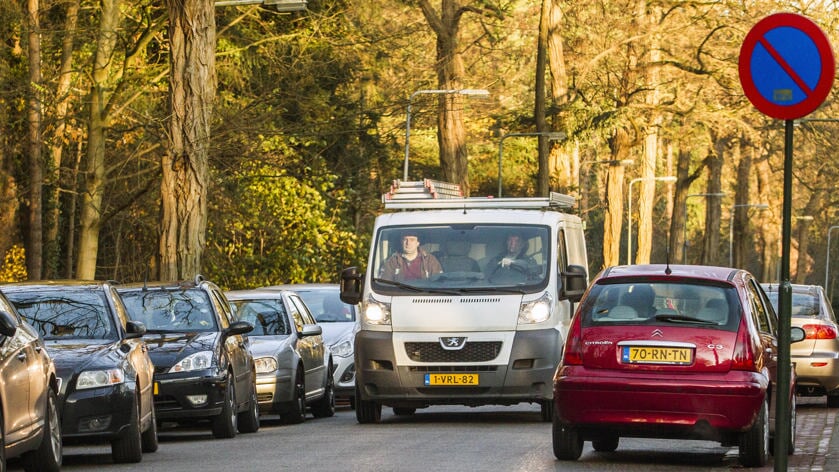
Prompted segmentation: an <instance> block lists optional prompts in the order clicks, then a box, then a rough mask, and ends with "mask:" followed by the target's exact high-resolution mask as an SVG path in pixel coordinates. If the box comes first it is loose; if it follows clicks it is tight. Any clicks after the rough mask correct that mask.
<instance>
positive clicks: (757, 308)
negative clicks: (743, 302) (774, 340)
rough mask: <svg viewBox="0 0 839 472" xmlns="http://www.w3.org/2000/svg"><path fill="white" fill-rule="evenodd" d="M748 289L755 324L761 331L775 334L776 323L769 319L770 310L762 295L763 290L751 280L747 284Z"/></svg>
mask: <svg viewBox="0 0 839 472" xmlns="http://www.w3.org/2000/svg"><path fill="white" fill-rule="evenodd" d="M746 290H747V292H748V294H749V302H750V304H751V308H752V310H751V311H752V318H753V319H754V321H755V325H756V326H757V328H758V329H759V330H760V331H761V332H764V333H772V334H774V333H775V330H774V325H773V324H772V323H771V321H770V319H769V312H768V311H767V310H766V308H765V307H764V298H763V297H762V296H761V295H762V293H763V291H762V290H760V289H759V288H758V287H757V286H756V284H755V283H754V281H749V283H748V284H747V285H746Z"/></svg>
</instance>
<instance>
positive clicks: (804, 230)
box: [790, 170, 825, 284]
mask: <svg viewBox="0 0 839 472" xmlns="http://www.w3.org/2000/svg"><path fill="white" fill-rule="evenodd" d="M819 177H821V178H824V177H825V176H824V175H823V170H820V171H819ZM821 178H820V179H819V180H821ZM811 192H812V193H810V198H809V200H807V205H805V206H804V208H803V214H802V215H800V216H802V218H796V217H795V215H793V217H792V221H790V224H791V225H798V251H797V252H798V257H797V258H796V264H795V274H794V275H793V277H792V279H793V283H796V284H803V283H806V277H807V274H810V273H812V272H813V259H811V258H808V257H807V254H808V253H809V246H810V225H811V224H812V223H813V218H812V216H813V215H816V214H818V212H819V209H820V208H822V205H823V200H824V191H823V190H822V188H821V187H818V186H813V187H812V188H811ZM793 228H794V226H793Z"/></svg>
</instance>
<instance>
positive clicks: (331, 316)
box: [271, 284, 358, 406]
mask: <svg viewBox="0 0 839 472" xmlns="http://www.w3.org/2000/svg"><path fill="white" fill-rule="evenodd" d="M271 288H272V289H280V290H293V291H294V292H296V293H297V294H298V295H300V298H302V299H303V301H304V302H305V303H306V306H308V307H309V309H310V310H311V312H312V315H314V317H315V321H317V323H318V324H319V325H320V326H321V328H322V329H323V341H324V342H325V343H326V346H327V347H328V348H329V350H330V351H331V352H332V359H333V360H334V362H335V373H334V374H333V384H334V385H335V397H336V398H346V399H348V400H349V402H350V405H353V406H354V404H355V360H354V359H353V356H354V349H353V345H354V341H355V339H354V338H355V333H356V331H357V330H358V319H357V311H356V310H357V307H356V305H350V304H349V303H344V302H342V301H341V287H340V285H338V284H289V285H275V286H273V287H271Z"/></svg>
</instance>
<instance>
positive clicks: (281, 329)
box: [230, 299, 291, 336]
mask: <svg viewBox="0 0 839 472" xmlns="http://www.w3.org/2000/svg"><path fill="white" fill-rule="evenodd" d="M230 306H231V308H233V315H234V316H235V317H236V318H237V319H239V320H242V321H247V322H248V323H250V324H252V325H253V331H251V332H250V333H248V336H273V335H286V334H291V329H290V327H289V325H288V315H287V313H286V309H285V306H284V305H283V302H282V301H281V300H273V299H265V300H231V301H230Z"/></svg>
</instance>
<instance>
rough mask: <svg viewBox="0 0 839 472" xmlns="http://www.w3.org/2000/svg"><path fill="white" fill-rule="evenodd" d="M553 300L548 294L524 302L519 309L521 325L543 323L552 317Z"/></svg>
mask: <svg viewBox="0 0 839 472" xmlns="http://www.w3.org/2000/svg"><path fill="white" fill-rule="evenodd" d="M552 302H553V300H552V299H551V296H550V295H549V294H548V292H545V294H544V295H542V296H541V297H539V298H537V299H536V300H533V301H530V302H524V303H522V304H521V308H520V309H519V324H534V323H541V322H543V321H545V320H547V319H548V318H550V317H551V305H552Z"/></svg>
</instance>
